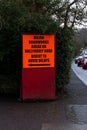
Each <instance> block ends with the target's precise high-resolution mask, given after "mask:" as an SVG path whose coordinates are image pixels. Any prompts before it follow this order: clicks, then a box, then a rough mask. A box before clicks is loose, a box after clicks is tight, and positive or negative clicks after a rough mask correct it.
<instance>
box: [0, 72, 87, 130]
mask: <svg viewBox="0 0 87 130" xmlns="http://www.w3.org/2000/svg"><path fill="white" fill-rule="evenodd" d="M66 89H67V93H68V95H67V96H63V97H59V98H58V99H57V100H55V101H28V102H20V101H18V100H17V99H16V98H11V97H9V98H6V97H4V98H3V97H1V98H0V130H87V86H86V85H84V84H83V83H82V81H80V80H79V79H78V77H77V76H76V75H75V74H74V72H73V71H72V70H71V80H70V83H69V84H68V85H67V86H66Z"/></svg>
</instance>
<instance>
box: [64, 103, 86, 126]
mask: <svg viewBox="0 0 87 130" xmlns="http://www.w3.org/2000/svg"><path fill="white" fill-rule="evenodd" d="M66 117H67V119H68V120H70V121H71V122H74V123H80V124H87V105H68V106H67V109H66Z"/></svg>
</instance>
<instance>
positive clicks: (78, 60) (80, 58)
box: [75, 55, 83, 66]
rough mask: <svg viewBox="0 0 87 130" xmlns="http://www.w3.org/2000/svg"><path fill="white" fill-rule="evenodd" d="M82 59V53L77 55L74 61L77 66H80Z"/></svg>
mask: <svg viewBox="0 0 87 130" xmlns="http://www.w3.org/2000/svg"><path fill="white" fill-rule="evenodd" d="M82 61H83V55H80V56H77V57H76V58H75V63H76V64H77V65H78V66H81V65H82Z"/></svg>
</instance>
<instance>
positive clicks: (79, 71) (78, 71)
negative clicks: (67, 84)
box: [71, 61, 87, 86]
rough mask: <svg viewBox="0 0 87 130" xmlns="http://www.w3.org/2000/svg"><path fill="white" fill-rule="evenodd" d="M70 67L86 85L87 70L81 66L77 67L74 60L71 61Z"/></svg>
mask: <svg viewBox="0 0 87 130" xmlns="http://www.w3.org/2000/svg"><path fill="white" fill-rule="evenodd" d="M71 67H72V69H73V71H74V72H75V74H76V75H77V76H78V78H79V79H80V80H81V81H82V82H83V83H84V84H85V85H86V86H87V70H84V69H83V68H82V67H78V66H77V64H75V63H74V61H73V62H72V66H71Z"/></svg>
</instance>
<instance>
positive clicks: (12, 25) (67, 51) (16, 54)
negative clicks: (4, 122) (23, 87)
mask: <svg viewBox="0 0 87 130" xmlns="http://www.w3.org/2000/svg"><path fill="white" fill-rule="evenodd" d="M13 5H14V6H13ZM0 7H2V8H0V15H1V16H2V18H3V20H4V21H5V23H4V22H3V20H2V23H3V24H2V25H3V26H2V28H1V32H0V59H1V61H0V72H1V74H2V75H4V76H5V77H6V76H7V77H8V76H9V77H13V78H9V79H8V78H7V79H5V80H2V81H3V83H2V81H0V92H5V93H7V92H12V91H13V92H14V91H15V92H16V91H17V92H18V90H19V89H20V85H19V84H20V81H21V69H22V34H23V33H29V34H31V33H32V34H34V33H35V34H36V33H37V34H45V33H46V34H53V33H54V34H55V37H56V56H55V57H56V88H57V91H59V89H60V88H64V86H65V85H66V84H67V83H68V82H69V78H70V65H71V57H72V51H73V48H72V36H73V33H72V32H71V30H70V29H65V30H64V29H62V28H60V27H59V24H58V23H57V22H55V21H54V20H52V19H51V18H50V17H48V16H46V15H42V14H40V13H35V12H27V10H26V9H25V8H24V6H20V5H19V4H18V5H17V4H14V2H7V4H5V3H3V2H1V1H0ZM0 80H1V79H0ZM4 81H5V82H4ZM12 83H13V85H12ZM18 85H19V86H18ZM14 89H15V90H14Z"/></svg>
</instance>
